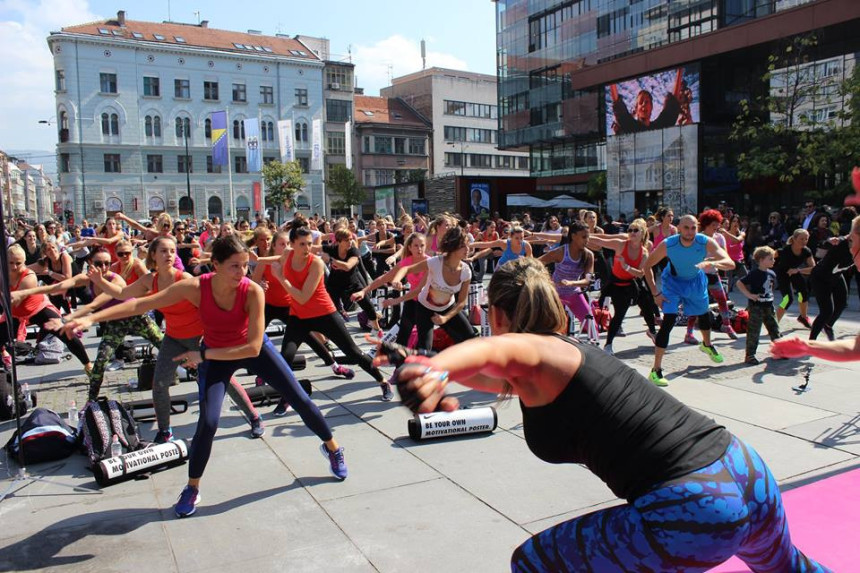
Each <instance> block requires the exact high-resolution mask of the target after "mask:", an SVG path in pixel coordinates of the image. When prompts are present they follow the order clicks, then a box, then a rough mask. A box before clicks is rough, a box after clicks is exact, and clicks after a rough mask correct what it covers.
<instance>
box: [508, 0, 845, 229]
mask: <svg viewBox="0 0 860 573" xmlns="http://www.w3.org/2000/svg"><path fill="white" fill-rule="evenodd" d="M495 3H496V31H497V40H496V47H497V65H498V100H499V136H498V141H499V148H501V149H505V148H508V149H510V148H522V149H526V148H527V149H529V151H530V155H531V161H530V165H531V175H532V177H536V178H539V179H540V180H542V181H544V186H545V187H546V188H552V189H554V190H567V191H572V192H574V193H576V192H578V191H582V190H584V187H585V182H586V181H587V180H588V178H589V177H590V176H591V175H592V174H593V173H594V172H597V171H602V170H606V171H607V186H608V189H607V192H608V197H607V199H608V203H609V211H610V213H611V214H618V212H619V211H621V212H629V211H630V210H632V208H633V206H634V205H635V206H638V207H640V208H642V207H644V208H646V209H647V208H649V207H650V206H651V204H652V203H658V202H675V203H676V204H675V208H676V209H680V210H689V211H695V210H696V209H697V208H698V203H700V202H701V199H702V194H703V192H704V191H705V190H706V188H708V186H709V185H710V183H715V182H712V181H707V178H708V173H709V172H708V169H709V168H710V167H720V168H725V167H728V168H730V166H731V159H730V158H726V157H725V153H724V152H725V149H721V150H720V149H717V150H716V151H715V148H720V147H724V145H725V135H726V131H727V129H728V126H729V125H730V124H731V121H732V120H733V118H734V117H735V116H736V115H737V103H738V101H740V100H741V99H744V98H746V97H750V95H751V92H752V90H754V89H755V87H754V86H755V85H756V83H757V82H756V81H754V80H753V79H754V78H760V77H761V74H762V73H763V71H764V67H765V66H766V62H767V55H768V54H769V53H771V52H772V50H773V49H774V46H775V45H777V44H778V43H779V42H780V41H781V40H782V39H784V38H785V37H786V36H787V35H793V34H803V33H810V32H813V31H817V32H819V33H821V38H822V41H821V45H820V50H821V52H822V57H832V56H834V55H835V54H846V53H853V52H855V51H857V50H858V49H860V46H858V45H857V37H858V36H860V35H858V34H856V30H857V29H858V27H857V24H858V23H860V2H856V1H854V2H852V1H850V0H671V1H669V0H496V2H495ZM825 15H826V17H824V16H825ZM852 27H853V29H854V32H851V29H852ZM642 92H647V96H646V95H640V94H641V93H642ZM643 99H650V102H649V103H648V104H647V105H648V106H649V108H648V109H647V110H645V109H642V107H641V106H644V105H646V104H645V103H643V102H641V101H640V100H643ZM646 111H647V113H648V115H647V116H646ZM661 118H662V119H661ZM629 120H632V122H631V121H629ZM658 120H659V121H658ZM715 153H716V155H721V156H720V157H716V158H715V157H713V156H714V154H715ZM715 177H716V178H717V179H720V178H722V179H725V178H726V174H725V173H722V174H717V175H715ZM729 179H730V177H729ZM724 183H725V181H722V183H721V184H720V187H721V188H725V187H726V185H724ZM734 183H735V184H736V183H737V180H736V178H735V181H734ZM735 187H736V188H735V189H734V191H736V192H740V186H739V185H735ZM540 188H541V184H540V182H539V184H538V189H540Z"/></svg>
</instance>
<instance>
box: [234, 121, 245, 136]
mask: <svg viewBox="0 0 860 573" xmlns="http://www.w3.org/2000/svg"><path fill="white" fill-rule="evenodd" d="M233 139H245V122H244V121H242V120H239V119H234V120H233Z"/></svg>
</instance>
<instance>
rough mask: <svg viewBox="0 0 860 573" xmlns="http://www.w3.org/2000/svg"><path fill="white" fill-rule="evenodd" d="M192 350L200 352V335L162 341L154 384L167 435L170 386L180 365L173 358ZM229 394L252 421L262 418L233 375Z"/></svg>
mask: <svg viewBox="0 0 860 573" xmlns="http://www.w3.org/2000/svg"><path fill="white" fill-rule="evenodd" d="M189 350H200V337H199V336H194V337H192V338H173V337H172V336H165V337H164V339H163V340H162V341H161V348H160V349H159V351H158V358H157V359H156V360H155V374H154V376H153V381H152V403H153V405H154V406H155V417H156V420H157V421H158V430H159V431H162V432H163V431H166V430H167V429H168V428H170V386H171V385H172V384H173V380H174V377H175V376H176V367H177V365H178V363H177V362H174V361H173V359H174V358H176V357H177V356H179V355H180V354H183V353H185V352H187V351H189ZM227 394H228V395H229V396H230V398H231V399H232V400H233V402H234V403H235V404H236V406H238V407H239V409H240V410H241V411H242V413H243V414H245V417H246V418H248V420H249V421H250V420H253V419H254V418H257V417H258V416H259V414H257V409H256V408H254V405H253V404H252V403H251V399H250V398H248V393H247V392H245V388H243V387H242V385H241V384H239V381H238V380H236V379H235V378H233V377H232V376H231V377H230V384H228V385H227Z"/></svg>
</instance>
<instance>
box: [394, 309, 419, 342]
mask: <svg viewBox="0 0 860 573" xmlns="http://www.w3.org/2000/svg"><path fill="white" fill-rule="evenodd" d="M419 306H421V304H420V303H419V302H418V301H417V300H414V299H413V300H407V301H406V302H404V303H403V311H402V312H401V314H400V330H398V331H397V344H399V345H401V346H406V345H407V344H408V343H409V336H410V335H411V334H412V329H413V328H414V327H415V323H416V316H417V313H418V307H419Z"/></svg>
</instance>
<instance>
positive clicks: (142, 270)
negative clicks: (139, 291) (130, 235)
mask: <svg viewBox="0 0 860 573" xmlns="http://www.w3.org/2000/svg"><path fill="white" fill-rule="evenodd" d="M115 253H116V257H117V262H115V263H113V264H112V265H111V267H110V270H112V271H113V272H115V273H117V274H119V276H121V277H122V280H124V281H125V284H127V285H132V284H134V283H135V282H137V280H138V279H139V278H140V277H142V276H144V275H146V274H147V273H148V272H149V270H148V269H147V268H146V265H144V264H143V261H141V260H140V259H138V258H137V257H136V256H134V247H133V246H132V244H131V241H126V240H124V239H123V240H122V241H119V242H118V243H117V244H116V251H115Z"/></svg>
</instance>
